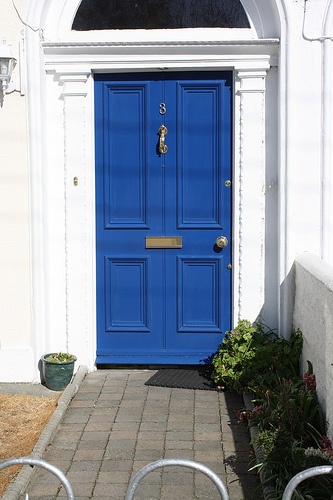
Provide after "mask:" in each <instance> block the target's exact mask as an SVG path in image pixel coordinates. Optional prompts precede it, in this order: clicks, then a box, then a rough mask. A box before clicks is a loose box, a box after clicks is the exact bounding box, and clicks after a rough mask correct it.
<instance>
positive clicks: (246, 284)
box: [234, 69, 266, 320]
mask: <svg viewBox="0 0 333 500" xmlns="http://www.w3.org/2000/svg"><path fill="white" fill-rule="evenodd" d="M265 79H266V69H263V70H253V71H251V70H238V71H237V73H236V82H235V85H236V89H235V91H236V96H235V120H236V124H235V125H236V126H235V129H236V130H238V131H239V134H238V137H236V138H235V146H236V147H235V151H236V154H235V156H236V158H235V160H236V175H237V174H238V175H237V177H238V178H236V179H235V190H236V192H235V198H236V199H235V202H236V203H235V205H236V206H238V211H237V208H236V214H235V222H234V224H235V240H236V241H235V249H236V251H235V256H236V255H237V250H238V266H237V262H235V264H236V265H235V269H237V267H238V275H237V276H235V287H236V290H237V297H235V305H236V304H237V309H238V310H237V313H236V314H237V316H238V317H237V318H235V319H242V318H246V319H250V320H255V319H257V318H258V317H259V316H260V314H261V310H262V307H263V304H264V292H265V290H264V277H265V275H264V271H265V269H264V266H265ZM237 201H238V203H237Z"/></svg>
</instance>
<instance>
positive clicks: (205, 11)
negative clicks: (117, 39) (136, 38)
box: [72, 0, 250, 31]
mask: <svg viewBox="0 0 333 500" xmlns="http://www.w3.org/2000/svg"><path fill="white" fill-rule="evenodd" d="M177 28H250V24H249V20H248V18H247V16H246V13H245V10H244V8H243V6H242V4H241V2H240V1H239V0H168V1H167V2H161V0H82V2H81V4H80V6H79V8H78V11H77V13H76V16H75V19H74V22H73V25H72V30H75V31H90V30H122V29H177Z"/></svg>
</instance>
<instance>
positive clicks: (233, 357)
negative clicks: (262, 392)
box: [213, 320, 302, 391]
mask: <svg viewBox="0 0 333 500" xmlns="http://www.w3.org/2000/svg"><path fill="white" fill-rule="evenodd" d="M301 352H302V334H301V332H300V331H299V330H296V331H293V332H292V335H291V339H290V341H288V340H287V339H285V338H284V337H279V336H278V335H277V334H276V333H274V331H273V330H270V329H268V328H266V327H264V326H263V325H262V324H260V323H254V324H252V323H251V322H250V321H247V320H241V321H239V322H238V324H237V326H236V328H234V329H233V330H231V331H230V332H227V333H226V336H225V337H224V339H223V340H222V343H221V344H220V345H219V347H218V351H217V353H216V354H215V356H214V358H213V367H214V372H213V377H214V381H215V383H216V384H217V385H219V386H223V387H225V386H226V387H228V388H229V389H234V390H237V391H238V390H242V389H246V388H251V387H256V386H260V387H271V385H272V383H274V379H275V378H276V377H277V376H278V377H279V376H280V377H293V376H295V375H296V374H297V373H298V370H299V367H298V362H299V358H300V355H301Z"/></svg>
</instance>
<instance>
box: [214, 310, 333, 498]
mask: <svg viewBox="0 0 333 500" xmlns="http://www.w3.org/2000/svg"><path fill="white" fill-rule="evenodd" d="M301 352H302V334H301V332H300V331H299V330H296V331H293V332H292V334H291V338H290V341H288V340H286V339H285V338H283V337H279V336H278V335H276V333H275V332H273V331H272V330H270V329H269V328H267V327H264V326H263V325H261V324H259V323H255V324H252V323H250V322H249V321H247V320H242V321H240V322H239V323H238V325H237V326H236V328H234V330H232V331H230V332H227V333H226V336H225V338H224V339H223V341H222V343H221V345H220V346H219V348H218V351H217V353H216V354H215V356H214V358H213V366H214V372H213V377H214V380H215V382H216V383H217V384H218V385H220V386H223V387H226V388H228V389H235V390H237V391H239V390H250V391H251V392H253V394H254V398H253V403H254V406H253V407H252V408H250V409H241V410H240V411H239V422H247V421H249V420H250V421H252V422H253V423H255V424H256V425H257V426H258V430H259V433H258V434H257V435H256V436H255V437H253V438H252V444H253V445H254V446H255V447H256V448H257V449H259V450H260V451H261V454H260V455H261V456H262V459H261V462H260V463H258V464H256V465H255V466H254V468H257V469H258V470H259V471H260V472H261V477H262V478H264V484H265V485H266V486H269V490H267V491H266V495H265V498H266V500H279V499H281V498H282V495H283V492H284V489H285V487H286V486H287V483H288V482H289V480H290V479H291V478H292V477H293V476H294V475H295V474H297V473H298V472H301V471H302V470H305V469H307V468H309V467H314V466H316V465H333V450H332V446H331V442H330V440H329V439H328V438H327V437H326V436H325V421H324V417H323V414H322V411H321V408H320V405H319V402H318V397H317V393H316V380H315V376H314V374H313V373H312V365H311V363H309V362H308V372H307V373H306V374H305V375H304V376H303V377H301V376H300V374H299V365H298V362H299V358H300V355H301ZM332 491H333V477H332V476H331V475H329V476H319V477H315V478H313V479H309V480H307V481H304V482H302V483H301V484H300V485H299V486H298V488H297V490H296V492H295V494H294V495H293V499H295V500H314V499H315V500H328V499H331V500H332V499H333V494H332Z"/></svg>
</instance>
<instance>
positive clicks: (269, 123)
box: [0, 0, 333, 381]
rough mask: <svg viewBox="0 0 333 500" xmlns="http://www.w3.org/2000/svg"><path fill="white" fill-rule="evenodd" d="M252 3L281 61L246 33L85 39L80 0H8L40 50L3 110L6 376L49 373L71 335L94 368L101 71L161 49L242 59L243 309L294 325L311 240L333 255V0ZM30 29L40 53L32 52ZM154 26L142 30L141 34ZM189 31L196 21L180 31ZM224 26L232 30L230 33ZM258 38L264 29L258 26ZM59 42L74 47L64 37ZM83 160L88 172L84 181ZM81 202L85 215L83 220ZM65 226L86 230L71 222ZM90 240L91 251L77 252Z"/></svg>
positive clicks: (17, 33)
mask: <svg viewBox="0 0 333 500" xmlns="http://www.w3.org/2000/svg"><path fill="white" fill-rule="evenodd" d="M242 1H243V4H244V6H245V8H246V9H247V10H248V12H249V14H250V16H251V19H252V21H253V23H254V24H255V25H256V29H257V34H258V36H259V37H261V38H265V37H266V38H272V37H279V38H280V40H281V41H280V48H279V54H278V58H277V57H275V56H274V62H272V67H271V68H268V67H267V68H266V67H265V64H264V63H263V60H261V61H260V58H258V53H253V54H254V55H253V56H250V57H249V58H248V60H247V61H246V60H245V59H244V58H242V57H240V54H241V51H242V49H241V48H240V47H237V45H236V44H234V45H233V49H232V54H231V55H230V59H228V57H229V55H228V54H226V53H223V50H222V49H220V48H219V47H218V46H217V49H216V52H214V50H215V49H214V45H213V44H211V46H210V41H211V40H212V38H211V36H212V35H211V34H210V33H208V32H207V33H202V34H201V35H200V36H201V38H202V40H203V45H202V47H201V48H200V51H201V52H200V55H198V56H196V55H195V54H194V55H193V54H191V53H190V52H186V51H184V54H183V53H182V48H181V44H180V45H179V47H178V48H177V50H176V51H175V52H177V51H178V55H177V56H176V57H174V56H173V55H172V54H173V53H174V52H173V51H172V50H170V53H169V55H170V54H171V56H170V57H169V55H168V53H167V49H166V47H165V46H163V43H164V42H165V41H166V40H165V35H166V32H164V33H163V34H162V38H161V40H162V45H161V47H158V45H156V47H157V48H156V47H154V42H156V40H155V38H154V37H155V35H154V34H152V33H150V34H149V36H148V34H147V33H145V36H146V37H148V38H149V39H150V45H149V44H148V45H147V48H143V49H142V54H143V55H140V56H138V55H137V56H136V58H133V56H132V55H131V46H130V44H129V45H128V46H127V47H126V44H127V43H128V41H129V37H128V34H124V33H118V34H117V37H118V39H117V41H118V45H117V44H115V45H114V46H112V47H111V46H110V47H107V44H108V43H109V41H110V40H112V39H113V38H112V36H115V34H114V33H113V35H112V34H110V33H109V32H103V33H99V32H91V33H89V35H87V38H86V39H84V37H85V36H86V35H85V34H82V33H71V32H70V31H69V26H70V24H71V20H72V17H71V16H73V15H74V12H75V8H76V6H77V4H78V0H14V3H15V5H16V7H17V10H18V11H19V13H20V15H21V18H22V20H24V21H26V22H27V24H28V25H24V24H23V23H22V22H21V20H20V19H19V16H18V14H17V12H16V10H15V8H14V4H13V1H12V0H2V4H1V7H2V9H1V16H0V38H2V34H6V36H7V40H8V42H9V43H10V44H11V45H12V48H13V51H14V54H15V55H16V57H17V59H18V60H19V62H20V63H21V66H22V67H23V66H24V63H25V62H26V61H27V62H28V73H27V93H26V97H25V96H21V95H20V93H19V92H16V93H14V94H11V95H7V96H6V97H5V101H4V106H3V108H0V153H1V162H0V163H1V167H0V235H1V238H0V283H1V287H0V311H1V316H0V380H17V381H19V380H37V379H38V370H37V362H38V358H39V355H40V354H42V353H43V352H45V351H46V350H48V349H65V348H66V347H67V348H69V349H70V350H74V351H75V353H76V354H79V358H80V362H82V363H84V364H87V365H88V366H90V367H93V360H94V356H95V334H96V332H95V310H94V211H93V210H94V209H93V207H94V199H93V198H94V194H93V182H94V178H93V157H94V154H93V88H92V75H91V71H92V70H95V71H106V70H109V69H110V68H113V69H114V70H116V71H122V70H126V69H128V68H129V67H130V68H131V69H133V70H135V69H137V70H141V71H142V70H145V69H147V68H148V69H151V68H153V67H154V66H156V64H157V62H158V57H159V55H160V60H161V61H162V62H163V63H165V62H167V63H168V65H169V66H170V67H175V68H180V67H181V68H184V67H187V66H188V67H189V65H191V64H192V65H193V66H195V65H196V67H201V68H205V67H207V64H208V66H209V64H211V67H214V68H215V69H216V68H217V67H219V64H222V65H223V68H226V67H227V66H228V64H229V69H230V68H233V67H234V69H235V90H236V92H235V123H238V125H237V126H236V129H235V133H236V135H235V165H234V168H235V191H234V217H235V223H234V233H235V234H234V241H235V248H234V258H235V262H234V270H233V273H234V319H235V321H236V320H237V316H239V315H241V316H242V317H247V318H248V319H250V320H255V319H257V317H259V318H260V319H261V320H262V321H264V322H265V323H266V324H268V325H269V326H271V327H273V328H275V327H279V330H280V332H281V333H284V334H288V333H289V331H290V327H291V324H292V316H293V304H294V292H295V288H294V282H295V280H294V278H295V276H294V266H293V264H294V260H295V258H296V257H297V255H298V254H301V253H303V252H304V251H307V252H311V253H313V254H315V255H319V256H321V257H323V258H324V259H325V260H326V261H328V262H330V263H331V264H332V263H333V262H332V259H333V257H332V250H331V249H332V248H333V242H332V238H333V236H332V235H333V227H332V226H333V217H332V216H330V213H331V210H330V207H331V203H332V202H331V193H332V185H333V178H332V175H331V173H330V171H331V157H332V151H333V148H332V139H331V137H332V134H331V133H330V130H331V128H332V125H331V120H332V119H331V116H333V111H332V110H333V98H332V87H333V86H332V85H330V78H331V77H330V75H331V73H332V61H333V57H332V54H333V49H332V43H333V42H332V41H331V40H322V39H321V38H320V37H321V35H323V34H325V35H326V36H328V35H332V34H333V33H332V32H331V30H332V29H333V1H332V0H307V2H306V7H307V13H306V16H305V23H304V26H303V21H304V5H305V3H304V1H303V0H242ZM22 32H24V41H25V43H26V50H27V52H26V54H27V57H26V55H25V54H21V57H19V42H20V39H21V33H22ZM141 35H142V34H140V33H136V35H135V36H136V37H137V41H140V37H141ZM160 36H161V35H160ZM179 36H180V35H179V34H175V33H171V34H170V40H171V39H172V40H173V42H174V43H175V41H177V40H178V37H179ZM187 36H188V33H186V30H184V32H182V35H181V37H182V38H183V40H184V39H185V38H186V37H187ZM191 36H192V37H193V36H194V35H193V34H192V35H191ZM195 36H196V35H195ZM221 36H222V37H223V36H225V35H223V34H221ZM230 36H231V38H234V39H236V38H237V36H238V35H237V33H236V31H235V32H234V33H233V35H229V37H230ZM214 37H215V40H217V41H219V36H218V34H216V33H215V34H214ZM245 38H247V40H248V41H250V40H254V39H255V33H254V31H252V32H249V33H248V34H247V36H246V37H245ZM309 39H311V40H309ZM312 39H314V40H312ZM89 40H90V41H91V42H95V46H94V47H95V49H94V50H95V52H94V53H93V52H90V54H91V57H90V58H89V56H87V50H86V48H85V47H84V46H83V45H82V46H81V49H80V48H79V49H78V48H77V47H79V45H78V46H77V47H76V48H75V44H76V43H77V42H78V43H79V44H80V43H84V42H85V41H86V42H87V41H89ZM161 40H160V41H161ZM45 42H46V45H47V43H49V46H48V47H46V45H45ZM57 42H59V43H60V42H62V43H63V45H62V46H60V45H59V47H55V46H52V43H54V44H56V43H57ZM132 42H134V40H132ZM43 43H44V45H43ZM66 43H67V44H68V46H66ZM71 43H72V46H71V47H72V48H70V47H69V46H70V44H71ZM121 43H123V46H121ZM205 44H206V49H205V48H204V47H205ZM103 45H104V48H103ZM176 46H177V44H176ZM212 47H213V48H212ZM136 50H137V49H136ZM204 50H207V52H206V57H207V58H208V59H209V61H210V62H209V63H207V60H208V59H206V60H205V57H203V56H202V54H203V53H204V52H203V51H204ZM251 50H252V49H251ZM269 50H271V48H270V49H269ZM154 51H155V52H154ZM192 52H193V51H192ZM208 52H209V53H208ZM66 54H67V55H68V58H67V59H66V57H67V55H66ZM124 54H125V55H124ZM137 54H138V52H137ZM270 54H272V52H270ZM140 58H141V59H140ZM191 58H192V59H191ZM251 58H252V60H253V64H252V66H251V64H250V63H249V60H250V59H251ZM268 60H269V59H268V58H267V59H266V61H268ZM231 61H233V62H231ZM235 61H236V63H235ZM244 61H245V62H244ZM244 64H245V65H244ZM249 68H250V69H251V75H250V74H247V73H246V71H247V69H249ZM266 72H267V73H266ZM18 73H19V71H18V68H17V69H16V74H17V76H18ZM264 74H265V76H263V75H264ZM23 76H25V71H24V70H23ZM19 87H20V85H19V82H18V88H19ZM75 102H76V103H77V104H75ZM83 103H84V104H83ZM75 106H77V109H78V114H77V113H76V109H75ZM26 107H27V118H28V121H27V120H26ZM251 109H252V111H251ZM80 113H82V119H83V120H85V122H84V123H83V122H82V120H80V126H81V127H82V134H85V142H84V148H82V147H81V146H80V147H79V148H76V147H75V141H76V140H77V138H75V135H74V136H72V135H71V134H72V133H73V123H74V121H75V120H74V118H73V117H75V116H80ZM251 113H253V114H252V115H251ZM251 116H252V117H255V123H254V122H253V120H252V118H251ZM72 122H73V123H72ZM26 123H28V125H27V126H26ZM263 127H264V129H263ZM260 128H261V130H264V134H263V135H260V134H261V132H260ZM27 130H28V132H29V137H28V135H27ZM82 134H81V136H82ZM79 135H80V134H78V136H79ZM71 137H74V139H73V140H74V142H73V140H72V139H71ZM254 145H255V146H254ZM78 152H79V153H78ZM70 155H71V156H70ZM80 155H81V156H80ZM77 172H79V175H80V179H83V182H80V184H79V188H78V189H73V185H72V184H71V183H70V181H71V179H72V177H73V175H77ZM66 179H67V181H68V184H66V182H67V181H66ZM29 193H30V198H29ZM66 197H67V198H66ZM65 198H66V201H64V200H65ZM76 203H79V205H76ZM76 206H79V207H80V208H79V210H80V217H81V220H82V218H83V220H84V221H85V225H84V227H83V226H82V227H81V228H79V227H78V226H76V220H77V218H76V212H75V210H76V209H75V207H76ZM251 213H252V214H254V215H253V216H251ZM66 227H67V230H68V229H69V228H70V227H72V229H73V231H71V232H70V233H67V234H66ZM76 230H80V231H81V232H80V238H79V239H75V231H76ZM78 244H79V245H80V248H82V249H83V251H82V252H81V254H80V255H81V256H82V262H79V261H78V260H77V259H75V257H73V256H75V255H76V254H75V251H76V250H75V245H78ZM82 263H83V270H82V266H81V264H82ZM12 354H16V356H18V357H20V358H21V359H22V360H23V365H22V368H21V369H20V370H19V371H18V370H17V369H15V370H12V368H11V366H12ZM16 364H17V363H16Z"/></svg>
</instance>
